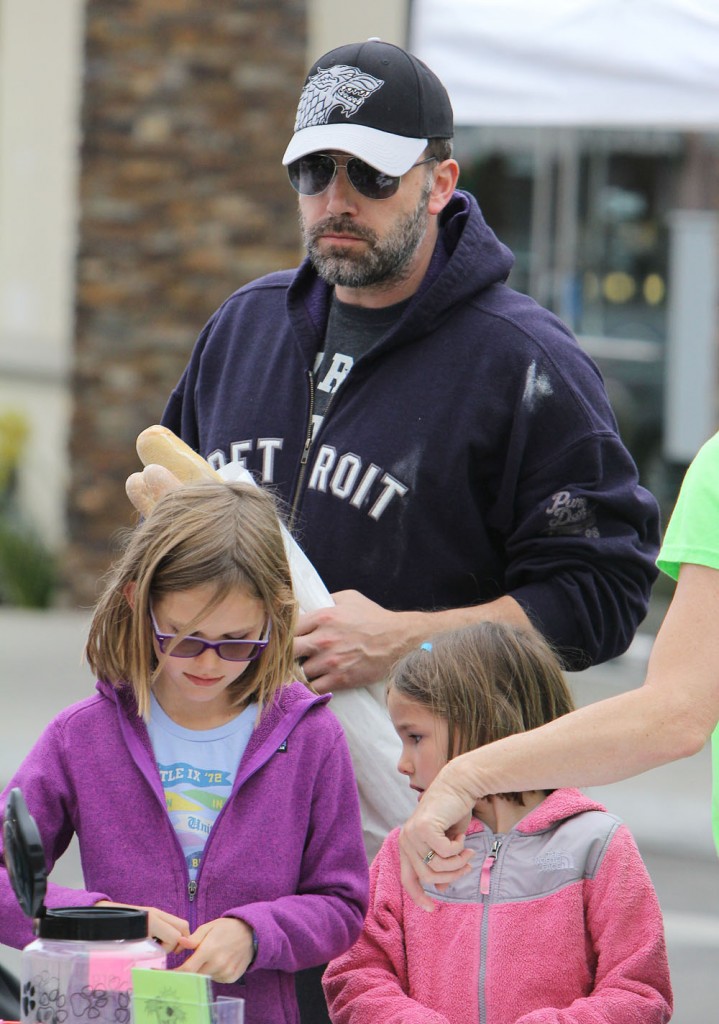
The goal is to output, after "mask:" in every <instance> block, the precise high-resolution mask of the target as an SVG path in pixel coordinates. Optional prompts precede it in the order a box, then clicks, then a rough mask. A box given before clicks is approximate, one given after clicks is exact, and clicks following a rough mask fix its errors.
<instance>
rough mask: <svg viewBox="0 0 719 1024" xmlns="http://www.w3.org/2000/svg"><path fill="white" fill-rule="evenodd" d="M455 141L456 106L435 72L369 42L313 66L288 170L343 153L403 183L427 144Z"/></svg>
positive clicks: (403, 52) (328, 55) (336, 51)
mask: <svg viewBox="0 0 719 1024" xmlns="http://www.w3.org/2000/svg"><path fill="white" fill-rule="evenodd" d="M453 135H454V125H453V116H452V105H451V103H450V101H449V96H448V95H447V90H446V89H445V87H444V86H443V85H442V83H441V82H440V80H439V79H438V78H437V76H436V75H435V74H434V72H433V71H430V69H429V68H428V67H427V65H426V64H424V63H423V62H422V61H421V60H419V59H418V58H417V57H415V56H414V55H413V54H411V53H407V51H406V50H403V49H401V47H399V46H394V45H393V44H392V43H385V42H382V41H381V40H379V39H368V40H367V41H366V42H363V43H350V44H348V45H347V46H339V47H337V48H336V49H334V50H330V52H329V53H326V54H325V55H324V56H323V57H320V59H319V60H318V61H316V62H315V64H314V65H313V66H312V68H311V70H310V72H309V74H308V75H307V78H306V79H305V84H304V88H303V89H302V95H301V96H300V102H299V106H298V108H297V118H296V120H295V133H294V135H293V136H292V139H291V141H290V144H289V146H288V147H287V149H286V151H285V155H284V156H283V158H282V163H283V164H290V163H292V161H293V160H297V159H298V158H299V157H301V156H306V155H307V154H308V153H318V152H320V153H326V152H329V151H331V150H339V151H340V152H343V153H351V154H352V155H353V156H357V157H359V158H360V159H361V160H364V161H365V162H366V163H368V164H371V165H372V167H376V168H378V170H380V171H383V172H384V173H385V174H390V175H392V176H393V177H398V176H400V175H402V174H405V173H406V172H407V171H408V170H409V169H410V167H411V166H412V164H414V163H415V162H416V161H417V159H418V158H419V156H420V154H421V153H422V152H423V151H424V149H425V147H426V145H427V142H428V140H429V139H450V138H452V136H453Z"/></svg>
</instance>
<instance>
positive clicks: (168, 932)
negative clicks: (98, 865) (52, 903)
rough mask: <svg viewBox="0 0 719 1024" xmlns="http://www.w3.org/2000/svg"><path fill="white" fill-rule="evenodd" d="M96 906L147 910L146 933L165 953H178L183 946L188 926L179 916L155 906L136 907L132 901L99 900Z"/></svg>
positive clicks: (188, 932) (187, 933)
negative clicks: (113, 901)
mask: <svg viewBox="0 0 719 1024" xmlns="http://www.w3.org/2000/svg"><path fill="white" fill-rule="evenodd" d="M95 906H96V907H127V908H128V909H129V910H146V911H147V934H148V935H149V936H150V937H151V938H153V939H155V940H156V941H157V942H159V943H160V945H161V946H162V948H163V949H164V951H165V952H166V953H179V952H180V950H181V949H184V948H185V947H184V946H183V945H181V942H182V940H183V938H186V937H187V936H188V935H189V934H190V926H189V924H188V923H187V921H185V920H184V919H183V918H181V917H175V915H174V914H168V913H167V911H166V910H158V909H157V907H138V906H135V905H134V904H132V903H111V902H110V900H100V901H99V903H96V904H95Z"/></svg>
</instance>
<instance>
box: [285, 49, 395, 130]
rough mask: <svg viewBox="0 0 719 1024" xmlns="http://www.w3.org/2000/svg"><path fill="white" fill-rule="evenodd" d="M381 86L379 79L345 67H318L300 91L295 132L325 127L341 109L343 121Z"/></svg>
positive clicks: (357, 69)
mask: <svg viewBox="0 0 719 1024" xmlns="http://www.w3.org/2000/svg"><path fill="white" fill-rule="evenodd" d="M383 85H384V82H383V81H382V79H381V78H375V77H374V75H369V74H367V73H366V72H365V71H360V69H359V68H354V67H350V66H349V65H348V64H335V65H334V66H333V67H331V68H327V69H325V68H320V67H318V68H317V72H316V73H315V74H314V75H312V77H311V78H309V79H308V80H307V82H306V83H305V87H304V89H303V90H302V95H301V97H300V102H299V106H298V108H297V118H296V120H295V131H296V132H298V131H300V130H301V129H302V128H309V127H314V126H315V125H319V124H327V123H328V121H329V119H330V114H331V113H332V111H333V110H334V109H335V108H336V107H341V109H342V113H343V114H344V116H345V117H347V118H349V117H352V116H353V114H356V113H357V111H358V110H359V109H360V107H361V106H362V104H363V103H364V102H365V100H367V99H369V97H370V96H371V95H372V93H375V92H377V90H378V89H381V88H382V86H383Z"/></svg>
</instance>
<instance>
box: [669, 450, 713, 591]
mask: <svg viewBox="0 0 719 1024" xmlns="http://www.w3.org/2000/svg"><path fill="white" fill-rule="evenodd" d="M684 562H690V563H692V564H693V565H707V566H709V567H710V568H711V569H719V433H717V434H715V435H714V436H713V437H712V438H710V440H709V441H707V442H706V444H704V445H703V446H702V448H700V450H699V452H698V453H697V455H696V457H695V459H694V461H693V462H692V464H691V465H690V467H689V469H688V470H687V472H686V476H685V477H684V482H683V483H682V486H681V490H680V491H679V497H678V498H677V503H676V505H675V506H674V511H673V513H672V516H671V519H670V520H669V525H668V526H667V529H666V533H665V534H664V542H663V544H662V548H661V551H660V552H659V557H658V558H657V565H658V566H659V568H660V569H661V570H662V571H663V572H665V573H667V575H668V576H671V577H672V578H673V579H677V577H678V576H679V567H680V566H681V565H682V564H683V563H684Z"/></svg>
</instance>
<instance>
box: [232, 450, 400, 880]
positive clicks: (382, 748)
mask: <svg viewBox="0 0 719 1024" xmlns="http://www.w3.org/2000/svg"><path fill="white" fill-rule="evenodd" d="M219 474H220V476H221V477H222V479H223V480H228V481H232V482H234V481H242V482H243V483H251V484H254V483H255V480H254V478H253V476H252V474H251V473H250V472H249V471H248V470H246V469H245V468H244V467H243V466H241V465H240V464H239V463H237V462H231V463H228V465H226V466H223V468H222V469H220V470H219ZM282 536H283V539H284V542H285V551H286V552H287V560H288V562H289V564H290V572H291V573H292V582H293V584H294V590H295V596H296V597H297V601H298V603H299V606H300V608H301V609H302V611H303V612H313V611H316V610H317V609H318V608H329V607H330V606H331V605H332V604H334V602H333V600H332V596H331V594H330V593H329V591H328V590H327V587H326V586H325V585H324V582H323V581H322V579H321V578H320V576H319V573H318V572H317V570H316V569H315V567H314V566H313V565H312V563H311V562H310V560H309V558H308V557H307V555H306V554H305V553H304V551H303V550H302V549H301V548H300V546H299V544H298V543H297V542H296V541H295V540H294V538H293V537H292V535H291V534H290V533H289V531H288V530H287V529H286V527H285V526H284V524H282ZM330 709H331V710H332V711H333V712H334V713H335V715H336V716H337V718H338V719H339V721H340V722H341V723H342V727H343V729H344V731H345V735H346V737H347V743H348V745H349V749H350V754H351V756H352V763H353V765H354V770H355V777H356V779H357V788H358V790H359V797H360V805H361V809H362V829H363V832H364V840H365V849H366V850H367V856H368V858H369V859H370V860H371V859H372V858H373V857H374V855H375V854H376V853H377V851H378V850H379V848H380V846H381V845H382V841H383V839H384V837H385V836H386V835H387V833H388V832H390V831H391V830H392V829H393V828H395V827H396V826H397V825H401V824H402V823H403V822H404V821H405V820H406V819H407V818H408V817H409V816H410V814H411V813H412V811H413V810H414V807H415V806H416V800H415V797H414V794H413V793H412V791H411V790H410V788H409V786H408V785H407V781H406V779H405V778H404V777H403V776H401V775H400V774H399V772H398V771H397V761H398V759H399V755H400V752H401V744H400V741H399V739H398V737H397V734H396V733H395V731H394V728H393V727H392V722H391V720H390V717H389V715H388V714H387V708H386V704H385V684H384V683H383V682H378V683H374V684H372V685H371V686H361V687H357V688H356V689H353V690H340V691H339V692H338V693H336V694H334V695H333V697H332V700H331V702H330Z"/></svg>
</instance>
